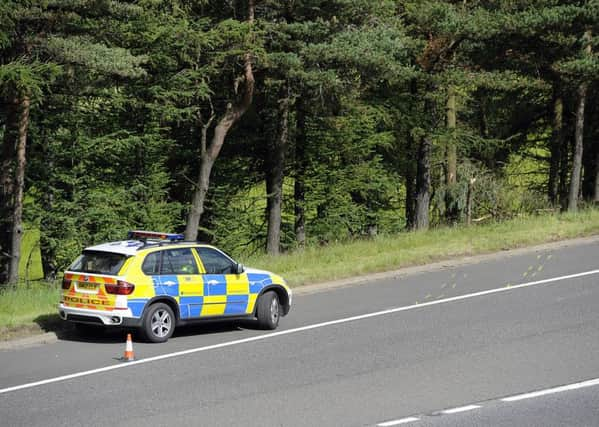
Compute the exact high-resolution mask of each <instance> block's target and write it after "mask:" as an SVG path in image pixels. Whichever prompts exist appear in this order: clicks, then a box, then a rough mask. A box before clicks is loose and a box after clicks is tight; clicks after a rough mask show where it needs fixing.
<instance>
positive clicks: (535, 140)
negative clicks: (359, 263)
mask: <svg viewBox="0 0 599 427" xmlns="http://www.w3.org/2000/svg"><path fill="white" fill-rule="evenodd" d="M246 15H247V4H246V3H245V2H241V1H240V2H224V3H223V2H217V1H211V0H203V1H192V0H168V1H156V0H142V1H138V2H129V1H92V2H89V1H85V0H73V1H68V2H65V1H59V0H51V1H44V2H33V1H18V2H17V1H14V0H6V1H4V2H2V3H1V4H0V98H2V102H7V101H8V100H9V99H11V98H13V97H15V96H16V95H23V94H27V95H29V96H30V97H31V98H32V99H33V100H34V103H33V107H32V110H31V120H30V123H29V135H28V136H29V138H28V157H29V158H28V166H27V176H26V193H27V195H28V202H27V204H26V210H25V217H26V220H27V222H28V223H29V224H35V225H32V226H34V227H38V226H39V229H40V247H41V251H42V256H43V263H44V266H45V269H46V273H51V270H60V269H62V268H64V267H65V266H66V265H67V264H68V263H70V262H71V261H72V259H73V258H74V257H75V255H76V254H77V253H78V252H79V251H80V250H81V248H82V247H83V246H85V245H89V244H93V243H98V242H101V241H104V240H113V239H120V238H123V236H124V235H125V233H126V231H127V230H128V229H130V228H148V229H157V230H169V231H181V229H182V228H183V226H184V221H185V214H186V211H187V209H188V206H189V201H190V199H191V194H192V191H193V184H192V183H193V182H195V180H196V179H197V173H198V162H199V155H200V144H199V142H200V140H201V137H202V130H203V128H204V127H205V126H207V128H206V131H207V134H206V136H207V138H208V140H209V139H210V138H211V136H212V135H213V133H214V130H215V129H214V127H215V124H216V122H217V121H218V119H219V118H221V117H222V115H223V112H225V111H227V108H229V104H230V103H231V102H233V101H235V100H236V99H238V97H239V96H240V94H241V93H242V91H241V90H240V89H241V88H242V86H243V84H244V83H245V82H244V80H243V77H242V76H243V60H244V57H245V55H246V54H247V53H251V58H252V65H253V71H254V75H255V78H256V90H255V93H254V101H253V105H252V106H251V108H250V109H249V111H248V112H247V113H246V114H245V115H244V117H242V118H241V120H240V121H238V122H236V125H235V127H234V128H233V129H231V131H230V132H229V134H228V136H227V141H226V143H225V145H224V147H223V149H222V151H221V154H220V157H219V159H218V160H217V162H216V164H215V166H214V169H213V176H212V181H211V187H210V189H209V192H208V201H207V204H206V208H207V211H206V213H205V215H204V217H203V220H202V224H201V228H202V231H203V235H204V238H206V239H208V240H210V241H212V242H214V243H216V244H218V245H220V246H221V247H223V248H224V249H225V250H229V251H231V252H233V253H234V254H236V255H239V254H243V253H256V252H259V251H260V250H261V249H262V248H263V247H264V242H265V238H266V230H267V224H266V215H265V210H266V201H265V198H266V194H265V188H264V177H265V172H266V168H267V167H269V166H268V163H267V162H266V161H265V159H266V158H267V154H268V149H269V148H268V147H270V146H272V142H273V141H274V140H275V139H276V138H277V137H278V135H279V131H280V129H279V128H280V126H279V125H280V123H281V117H280V105H281V102H282V101H283V98H285V100H286V101H288V102H289V105H290V111H289V123H288V128H289V129H288V131H289V137H288V141H287V151H286V160H285V164H284V165H283V166H284V171H285V185H284V194H283V221H282V222H283V225H282V242H281V245H282V247H283V248H284V249H285V250H288V251H292V250H293V249H294V248H295V246H296V236H295V232H294V222H295V219H296V218H295V215H294V204H295V201H294V200H293V198H294V183H295V181H294V179H295V178H296V177H297V176H298V169H299V168H298V165H299V163H300V160H302V159H298V158H296V156H300V154H299V153H300V152H302V151H303V152H304V153H305V156H306V159H304V160H305V167H306V171H305V177H303V178H305V184H306V194H305V200H304V201H303V202H302V203H304V207H305V210H306V231H307V236H308V241H309V242H317V243H318V244H325V243H331V242H336V241H345V240H352V239H360V238H362V237H365V236H369V237H370V236H372V235H374V234H375V231H376V232H378V233H383V234H384V233H392V232H397V231H399V230H400V229H401V228H403V227H404V226H405V223H406V219H407V215H406V213H404V212H405V210H406V206H407V207H409V205H410V203H411V202H412V201H413V199H414V192H413V190H414V189H413V186H414V182H415V181H414V179H415V174H416V163H417V159H418V144H419V142H420V141H421V139H422V138H424V137H427V138H430V139H431V140H432V141H433V143H434V147H433V156H432V163H431V171H432V212H433V222H434V223H437V224H441V223H444V222H445V221H446V220H447V218H446V215H445V213H446V211H447V210H448V208H451V207H453V208H455V210H456V211H457V212H458V213H459V216H460V219H461V220H463V219H464V217H465V209H466V199H467V194H468V187H469V183H470V180H471V179H474V178H476V181H475V184H474V185H473V186H472V191H473V192H474V193H473V201H474V205H473V212H472V216H473V218H474V219H480V218H488V219H491V218H493V219H505V218H511V217H514V216H517V215H520V214H524V213H530V212H536V211H538V210H542V209H546V208H547V204H546V197H545V191H546V186H547V174H548V163H549V162H548V161H549V158H550V155H551V152H550V141H551V138H550V134H551V129H550V128H551V126H552V124H551V120H552V117H551V103H552V100H553V98H554V97H555V96H556V94H558V93H561V94H562V95H563V97H564V105H565V108H566V111H565V116H566V117H572V116H573V106H574V105H575V104H576V95H575V94H576V91H575V90H574V88H576V87H578V85H579V84H580V82H583V81H586V82H588V83H589V99H594V97H595V96H596V90H597V85H596V79H597V77H596V76H597V75H598V74H599V66H598V62H597V52H598V46H597V39H598V37H599V32H598V28H597V22H598V21H597V18H598V16H599V2H598V1H597V0H588V1H584V0H581V1H576V2H561V1H557V0H542V1H531V0H519V1H500V0H490V1H484V2H483V1H469V2H462V1H450V0H443V1H432V0H421V1H408V0H384V1H376V2H373V1H371V0H359V1H355V0H298V1H293V2H290V1H282V0H265V1H261V2H258V6H257V9H256V21H255V23H254V24H253V25H250V24H248V23H247V22H245V16H246ZM588 30H591V31H592V35H591V37H590V38H589V37H588V36H586V35H585V34H586V33H587V31H588ZM589 43H590V45H591V47H592V52H593V53H592V54H590V55H589V54H587V53H585V52H584V48H585V47H586V46H587V45H588V44H589ZM450 89H451V91H453V93H455V94H456V98H457V121H458V123H457V129H452V130H448V129H446V122H445V120H446V118H445V115H446V114H445V113H446V108H447V107H446V105H447V104H446V103H447V97H448V93H449V92H450ZM589 104H591V103H590V102H589ZM3 105H4V104H3ZM595 110H596V109H594V107H592V108H591V109H590V112H589V113H588V114H587V115H588V117H587V126H588V128H589V129H587V131H586V133H585V135H587V138H591V136H593V135H595V134H596V133H597V132H596V123H597V111H595ZM299 117H305V121H306V126H305V129H303V130H304V131H305V136H306V138H305V141H304V140H301V139H300V138H299V136H300V134H301V131H302V129H298V118H299ZM211 118H212V121H210V120H211ZM10 120H14V119H11V117H10V115H9V114H8V110H0V137H2V138H4V135H5V133H6V132H7V131H8V130H9V125H10V123H9V121H10ZM209 123H211V125H210V126H208V124H209ZM566 127H567V128H566V129H565V135H566V136H567V137H568V135H570V134H572V133H573V132H572V130H571V124H570V123H569V122H567V123H566ZM589 141H590V139H589ZM448 142H452V143H454V142H455V143H456V145H457V149H458V173H457V175H458V176H457V183H456V184H455V185H451V186H449V187H448V186H446V185H445V175H444V168H445V165H446V153H445V147H446V146H447V145H448ZM565 143H568V139H567V138H566V140H565ZM299 144H305V146H299ZM586 146H587V147H591V149H590V150H588V153H589V154H585V156H587V158H586V166H585V170H586V171H588V172H587V173H589V174H591V173H594V168H596V166H594V164H593V160H589V159H591V158H593V157H592V156H594V155H596V153H595V152H594V151H593V150H594V148H592V147H593V145H592V144H590V143H587V144H586ZM563 163H565V167H566V168H568V167H569V165H568V163H567V161H566V162H563ZM448 201H450V203H453V205H454V206H450V207H448V206H446V205H445V203H447V202H448ZM298 203H299V201H298Z"/></svg>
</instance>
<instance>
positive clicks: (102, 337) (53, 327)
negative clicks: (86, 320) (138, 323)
mask: <svg viewBox="0 0 599 427" xmlns="http://www.w3.org/2000/svg"><path fill="white" fill-rule="evenodd" d="M34 322H35V323H37V325H38V326H39V327H40V328H41V329H42V330H43V331H44V332H54V333H55V334H56V336H57V337H58V339H59V340H62V341H75V342H89V343H98V344H101V343H107V344H108V343H122V342H123V336H124V334H127V333H131V335H132V337H133V340H134V341H137V342H143V339H142V337H141V334H140V333H139V331H138V330H137V329H125V328H119V327H109V328H104V327H101V326H96V325H87V324H76V323H71V322H65V321H64V320H62V319H61V318H60V317H59V316H58V315H57V314H50V315H43V316H39V317H37V318H36V319H35V320H34ZM244 329H256V322H255V321H253V320H236V321H231V320H229V321H226V320H225V321H222V320H221V321H207V322H202V323H196V324H190V325H184V326H178V327H177V329H175V333H174V335H173V337H172V338H171V339H176V338H178V337H189V336H195V335H198V336H199V335H210V334H223V333H228V332H235V331H239V330H244Z"/></svg>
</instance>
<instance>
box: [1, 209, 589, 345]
mask: <svg viewBox="0 0 599 427" xmlns="http://www.w3.org/2000/svg"><path fill="white" fill-rule="evenodd" d="M593 234H599V210H596V209H589V210H585V211H581V212H579V213H578V214H561V215H541V216H526V217H520V218H517V219H513V220H510V221H504V222H500V223H490V224H485V225H475V226H471V227H466V226H458V227H444V228H438V229H434V230H430V231H427V232H418V233H402V234H399V235H394V236H379V237H377V238H375V239H371V240H360V241H355V242H350V243H344V244H341V243H339V244H330V245H327V246H319V247H308V248H306V249H305V250H303V251H296V252H293V253H290V254H287V255H282V256H279V257H268V256H266V255H261V256H255V257H251V258H247V259H243V260H242V261H243V262H244V263H246V264H247V265H250V266H254V267H258V268H264V269H267V270H270V271H274V272H276V273H278V274H280V275H282V276H283V277H285V278H286V279H287V281H288V282H289V284H290V285H291V286H302V285H306V284H310V283H317V282H322V281H328V280H335V279H341V278H347V277H354V276H358V275H363V274H368V273H374V272H380V271H388V270H395V269H399V268H402V267H407V266H412V265H420V264H426V263H429V262H433V261H439V260H443V259H449V258H455V257H460V256H465V255H474V254H481V253H489V252H494V251H499V250H503V249H512V248H518V247H524V246H530V245H534V244H539V243H544V242H551V241H556V240H563V239H568V238H574V237H580V236H588V235H593ZM58 288H59V285H58V284H47V283H44V282H32V283H30V284H29V285H19V286H17V287H12V288H7V289H4V290H1V291H0V339H6V338H7V337H8V336H11V334H10V333H9V332H10V331H11V330H14V329H15V328H25V329H26V328H31V327H32V326H35V325H36V324H37V325H42V324H43V323H48V322H50V323H51V322H52V321H54V320H55V318H56V303H57V301H58V295H59V289H58ZM38 329H39V328H38ZM13 335H14V334H13Z"/></svg>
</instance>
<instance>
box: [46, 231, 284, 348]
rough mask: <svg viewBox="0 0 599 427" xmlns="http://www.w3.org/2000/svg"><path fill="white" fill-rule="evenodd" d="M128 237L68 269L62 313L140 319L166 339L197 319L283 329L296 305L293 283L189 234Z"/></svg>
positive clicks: (87, 253) (133, 322) (153, 336)
mask: <svg viewBox="0 0 599 427" xmlns="http://www.w3.org/2000/svg"><path fill="white" fill-rule="evenodd" d="M128 238H129V240H126V241H118V242H111V243H104V244H101V245H97V246H92V247H89V248H86V249H84V250H83V253H82V254H81V255H80V256H79V257H78V258H77V259H76V260H75V262H74V263H73V264H72V265H71V266H70V267H69V269H68V270H67V271H65V273H64V278H63V281H62V294H61V300H60V304H59V307H58V310H59V314H60V317H61V318H62V319H64V320H67V321H71V322H76V325H78V326H80V327H85V326H86V325H98V326H105V327H109V326H121V327H136V328H139V329H140V331H141V332H142V334H143V336H144V337H145V338H146V339H147V340H148V341H150V342H165V341H167V340H168V339H169V338H170V337H171V335H172V334H173V332H174V330H175V326H178V325H182V324H186V323H189V322H194V321H200V320H206V319H222V318H255V319H257V323H258V326H259V327H260V328H262V329H275V328H276V327H277V326H278V324H279V317H280V316H285V315H286V314H287V313H288V312H289V309H290V307H291V300H292V293H291V289H290V288H289V287H288V286H287V285H286V283H285V280H283V278H282V277H280V276H278V275H276V274H273V273H270V272H268V271H262V270H256V269H252V268H246V267H244V266H243V265H241V264H238V263H237V262H235V261H233V260H232V259H231V258H230V257H229V256H228V255H226V254H225V253H224V252H222V251H220V250H219V249H217V248H215V247H213V246H210V245H206V244H201V243H197V242H186V241H184V238H183V235H181V234H169V233H159V232H151V231H131V232H129V236H128Z"/></svg>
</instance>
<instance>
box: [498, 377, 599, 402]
mask: <svg viewBox="0 0 599 427" xmlns="http://www.w3.org/2000/svg"><path fill="white" fill-rule="evenodd" d="M596 385H599V378H595V379H593V380H588V381H583V382H579V383H574V384H568V385H563V386H559V387H553V388H548V389H545V390H539V391H533V392H530V393H524V394H518V395H515V396H510V397H504V398H503V399H500V400H501V401H502V402H516V401H518V400H524V399H532V398H534V397H540V396H545V395H548V394H555V393H562V392H564V391H570V390H578V389H581V388H585V387H592V386H596Z"/></svg>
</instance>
